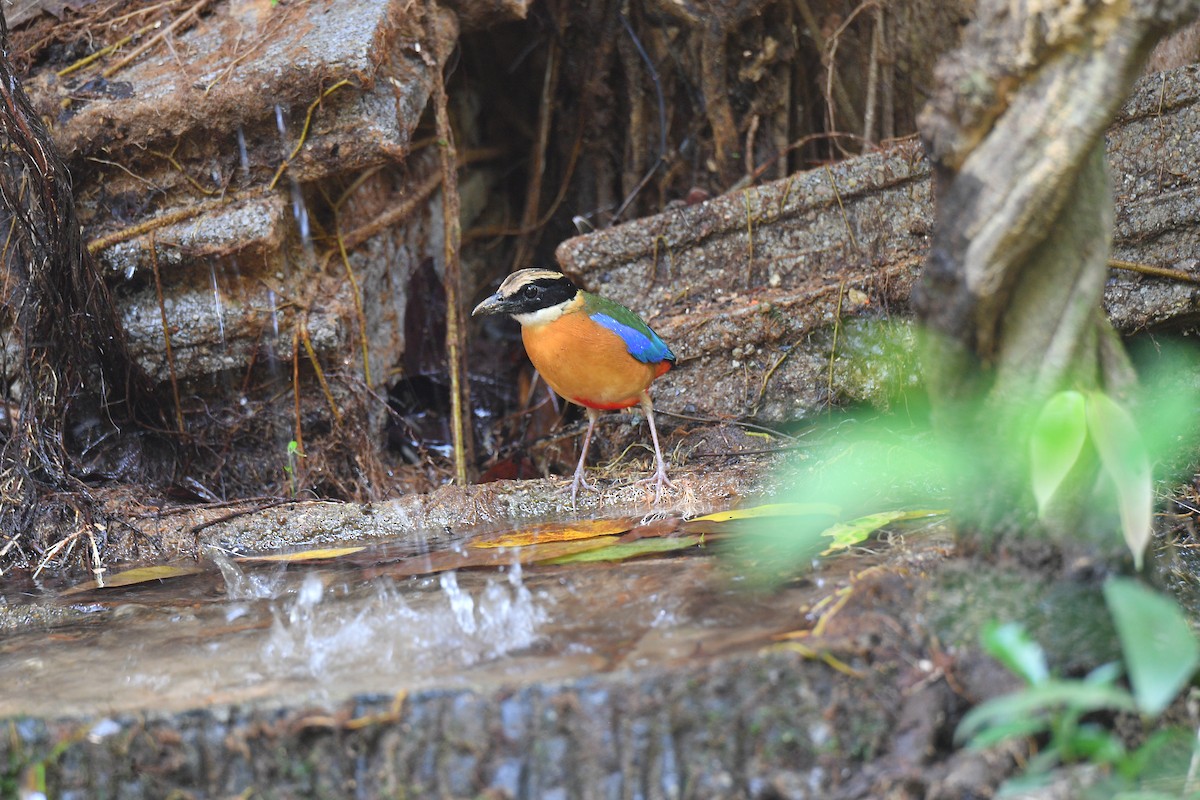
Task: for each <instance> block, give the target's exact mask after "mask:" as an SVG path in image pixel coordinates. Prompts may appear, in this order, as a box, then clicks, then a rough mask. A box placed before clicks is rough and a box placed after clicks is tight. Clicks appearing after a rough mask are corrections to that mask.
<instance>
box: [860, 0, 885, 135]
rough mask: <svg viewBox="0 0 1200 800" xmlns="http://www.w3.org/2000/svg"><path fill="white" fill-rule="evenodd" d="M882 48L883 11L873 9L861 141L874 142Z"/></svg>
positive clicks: (877, 8) (878, 8)
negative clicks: (873, 15)
mask: <svg viewBox="0 0 1200 800" xmlns="http://www.w3.org/2000/svg"><path fill="white" fill-rule="evenodd" d="M882 46H883V9H882V8H880V7H878V6H876V8H875V25H874V26H872V28H871V55H870V60H869V61H868V63H867V99H866V102H865V106H866V107H865V108H864V109H863V141H864V142H866V143H867V144H871V143H873V142H874V141H875V106H876V104H877V102H878V96H879V50H880V48H881V47H882Z"/></svg>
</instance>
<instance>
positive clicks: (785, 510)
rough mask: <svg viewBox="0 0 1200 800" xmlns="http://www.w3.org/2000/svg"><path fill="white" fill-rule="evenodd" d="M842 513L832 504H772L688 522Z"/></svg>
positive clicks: (717, 513)
mask: <svg viewBox="0 0 1200 800" xmlns="http://www.w3.org/2000/svg"><path fill="white" fill-rule="evenodd" d="M841 511H842V510H841V509H840V508H839V507H837V506H835V505H832V504H830V503H771V504H769V505H765V506H753V507H751V508H734V509H731V510H729V511H718V512H716V513H715V514H705V515H704V516H703V517H693V518H692V519H690V520H688V522H729V521H731V520H736V519H753V518H755V517H807V516H813V515H823V516H828V517H836V516H837V515H838V514H840V513H841Z"/></svg>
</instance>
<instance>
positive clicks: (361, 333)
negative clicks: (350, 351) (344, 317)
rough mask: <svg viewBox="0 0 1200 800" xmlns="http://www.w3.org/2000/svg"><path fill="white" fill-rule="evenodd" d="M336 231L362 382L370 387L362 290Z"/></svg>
mask: <svg viewBox="0 0 1200 800" xmlns="http://www.w3.org/2000/svg"><path fill="white" fill-rule="evenodd" d="M336 230H337V237H336V238H337V246H338V253H339V254H340V255H341V257H342V267H343V268H344V269H345V270H346V280H348V281H350V291H351V294H352V296H353V298H354V314H355V316H356V317H357V320H358V343H359V348H360V349H361V350H362V362H363V380H365V381H366V382H367V386H371V385H372V384H371V359H370V351H369V349H368V344H367V315H366V312H365V311H363V302H362V289H360V288H359V286H358V278H356V277H354V268H353V267H351V266H350V254H349V253H348V252H347V251H346V240H345V238H344V237H343V236H342V231H341V228H340V223H339V227H338V228H337V229H336Z"/></svg>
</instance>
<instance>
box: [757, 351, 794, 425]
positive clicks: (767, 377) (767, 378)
mask: <svg viewBox="0 0 1200 800" xmlns="http://www.w3.org/2000/svg"><path fill="white" fill-rule="evenodd" d="M794 350H795V347H791V348H788V349H787V350H784V351H783V352H782V353H780V355H779V358H777V359H775V363H774V364H772V365H771V366H770V368H769V369H768V370H767V371H766V372H765V373H764V374H763V379H762V385H761V386H760V387H759V389H758V399H757V400H755V401H754V410H753V411H751V412H750V416H752V417H756V416H758V409H759V407H760V406H761V405H762V401H763V398H764V397H766V394H767V384H768V383H770V382H771V377H772V376H773V375H774V374H775V370H777V369H779V365H780V364H782V363H783V362H784V361H787V359H788V356H790V355H791V354H792V352H793V351H794Z"/></svg>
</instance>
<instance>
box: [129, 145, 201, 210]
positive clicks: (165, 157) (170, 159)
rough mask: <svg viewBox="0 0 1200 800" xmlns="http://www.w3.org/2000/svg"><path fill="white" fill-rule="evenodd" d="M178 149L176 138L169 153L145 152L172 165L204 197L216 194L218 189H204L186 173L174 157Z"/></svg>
mask: <svg viewBox="0 0 1200 800" xmlns="http://www.w3.org/2000/svg"><path fill="white" fill-rule="evenodd" d="M178 149H179V140H178V139H177V140H176V141H175V146H174V147H172V148H171V152H169V153H163V152H161V151H159V150H148V151H147V152H149V153H150V154H151V155H155V156H158V157H159V158H161V159H163V160H164V161H166V162H167V163H168V164H170V165H171V166H172V167H174V168H175V169H176V170H178V172H179V174H180V175H182V176H183V178H184V180H186V181H187V182H188V183H190V184H191V185H192V187H193V188H195V190H196V191H198V192H200V194H202V195H205V196H206V197H212V196H213V195H215V194H217V193H218V191H219V190H218V189H205V188H204V187H203V186H201V185H200V182H199V181H198V180H196V179H195V178H193V177H192V176H191V175H189V174H188V171H187V170H186V169H184V167H183V165H182V164H180V163H179V160H178V159H176V158H175V151H176V150H178ZM116 166H120V165H119V164H118V165H116ZM126 172H128V170H126ZM135 177H136V176H135Z"/></svg>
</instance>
